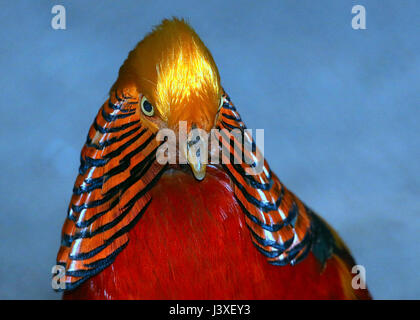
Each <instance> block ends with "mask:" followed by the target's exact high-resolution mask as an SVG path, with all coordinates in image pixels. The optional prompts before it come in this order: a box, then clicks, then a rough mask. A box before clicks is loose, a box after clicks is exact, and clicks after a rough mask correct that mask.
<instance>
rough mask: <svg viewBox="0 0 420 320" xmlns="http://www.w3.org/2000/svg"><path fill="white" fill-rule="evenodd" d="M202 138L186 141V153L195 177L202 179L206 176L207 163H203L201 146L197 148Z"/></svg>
mask: <svg viewBox="0 0 420 320" xmlns="http://www.w3.org/2000/svg"><path fill="white" fill-rule="evenodd" d="M199 140H200V139H199V138H198V139H196V140H194V141H187V143H186V150H185V151H184V152H185V154H186V159H187V161H188V164H189V165H190V167H191V170H192V172H193V174H194V177H195V178H196V179H197V180H199V181H201V180H203V179H204V177H205V176H206V166H207V165H206V163H203V161H202V159H201V156H200V148H197V146H196V144H198V143H197V142H198V141H199Z"/></svg>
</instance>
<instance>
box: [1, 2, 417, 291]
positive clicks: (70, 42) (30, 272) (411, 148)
mask: <svg viewBox="0 0 420 320" xmlns="http://www.w3.org/2000/svg"><path fill="white" fill-rule="evenodd" d="M55 4H62V5H64V6H65V8H66V10H67V29H66V30H54V29H52V28H51V19H52V17H53V15H52V14H51V8H52V6H53V5H55ZM355 4H362V5H364V6H365V7H366V11H367V30H353V29H352V28H351V19H352V14H351V8H352V6H353V5H355ZM419 12H420V2H419V1H415V0H406V1H400V2H398V1H393V0H387V1H385V0H377V1H373V0H369V1H368V0H360V1H350V0H348V1H343V0H341V1H336V0H330V1H285V0H264V1H255V0H254V1H232V0H229V1H228V0H224V1H214V0H212V1H156V0H154V1H151V0H150V1H145V0H144V1H128V0H122V1H113V0H106V1H105V0H102V1H86V0H78V1H76V0H62V1H30V0H27V1H23V0H16V1H10V0H9V1H4V0H2V1H1V5H0V21H1V22H0V25H1V28H0V40H1V43H0V70H1V71H2V76H1V77H0V87H1V91H0V101H1V102H0V103H1V117H0V124H1V125H0V137H1V140H0V150H1V154H2V156H1V158H0V165H1V168H2V170H1V179H0V199H1V203H2V206H1V209H0V256H1V263H0V298H18V299H20V298H22V299H23V298H37V299H57V298H59V297H60V296H59V294H56V293H55V292H53V291H52V289H51V284H50V281H51V278H50V277H51V274H50V272H51V267H52V265H53V264H54V261H55V255H56V252H57V249H58V246H59V238H60V231H61V226H62V223H63V221H64V218H65V215H66V209H67V205H68V201H69V199H70V195H71V190H72V187H73V183H74V179H75V177H76V173H77V168H78V165H79V152H80V150H81V147H82V145H83V143H84V141H85V137H86V134H87V131H88V128H89V126H90V124H91V122H92V120H93V118H94V116H95V114H96V112H97V110H98V108H99V107H100V106H101V105H102V103H103V102H104V101H105V99H106V97H107V91H108V90H109V88H110V86H111V85H112V83H113V82H114V80H115V79H116V76H117V72H118V69H119V67H120V65H121V64H122V62H123V61H124V59H125V58H126V56H127V54H128V52H129V51H130V50H131V49H132V48H133V47H134V46H135V44H136V43H137V42H138V41H140V40H141V39H142V38H143V36H144V35H145V34H146V33H147V32H149V31H150V30H151V27H152V26H153V25H156V24H158V23H159V22H160V21H161V20H162V19H163V18H165V17H171V16H178V17H185V18H187V19H188V21H189V22H190V23H191V24H192V26H193V27H194V28H195V29H196V31H197V33H198V34H199V35H200V36H201V38H202V39H203V41H204V43H205V44H206V45H207V46H208V48H209V49H210V51H211V52H212V53H213V56H214V59H215V61H216V63H217V65H218V67H219V70H220V74H221V77H222V84H223V86H224V87H225V89H226V90H227V92H228V93H229V94H230V96H231V97H232V99H233V102H234V103H235V104H236V106H237V107H238V108H239V110H240V112H241V114H242V116H243V118H244V120H245V122H246V123H247V125H248V127H250V128H263V129H265V154H266V157H267V159H268V161H269V163H270V164H271V166H272V168H273V170H274V171H275V172H276V173H277V175H278V176H279V177H280V178H281V180H282V181H283V182H285V184H286V185H287V186H288V187H289V188H290V189H292V190H293V191H294V192H295V193H296V194H297V195H298V196H299V197H300V198H302V199H303V200H304V201H305V202H306V203H307V204H308V205H310V206H311V207H312V208H314V209H315V210H316V211H318V212H319V213H320V214H321V215H322V216H323V217H325V218H326V219H327V220H328V221H329V222H330V223H331V224H332V225H333V226H334V227H335V228H336V229H337V230H338V231H339V233H340V234H341V235H342V237H343V238H344V240H345V241H346V242H347V243H348V245H349V247H350V248H351V250H352V252H353V253H354V255H355V257H356V259H357V261H358V263H359V264H362V265H364V266H365V267H366V272H367V282H368V285H369V287H370V290H371V292H372V294H373V296H374V297H375V298H387V299H394V298H398V299H400V298H417V299H419V298H420V277H419V267H420V257H419V229H420V197H419V195H420V179H419V175H420V161H419V160H420V154H419V150H420V148H419V128H418V125H419V124H418V121H419V117H420V95H419V93H420V88H419V86H420V81H419V75H420V70H419V68H420V41H419V34H420V26H419V21H420V19H419Z"/></svg>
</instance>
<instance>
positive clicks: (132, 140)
mask: <svg viewBox="0 0 420 320" xmlns="http://www.w3.org/2000/svg"><path fill="white" fill-rule="evenodd" d="M157 148H158V145H157V143H156V140H155V136H154V134H152V133H151V132H150V130H148V129H147V128H146V127H144V126H142V124H141V120H140V115H139V108H138V93H137V92H133V91H131V92H129V91H126V92H119V93H117V92H113V93H111V95H110V98H109V100H108V101H107V102H105V103H104V105H103V106H102V107H101V109H100V110H99V112H98V115H97V116H96V118H95V120H94V122H93V124H92V126H91V128H90V130H89V134H88V137H87V139H86V144H85V146H84V147H83V149H82V152H81V159H80V168H79V175H78V177H77V179H76V182H75V185H74V188H73V196H72V198H71V201H70V205H69V209H68V214H67V218H66V220H65V223H64V226H63V229H62V241H61V247H60V250H59V252H58V255H57V263H58V264H61V265H63V266H65V268H66V276H65V282H66V288H65V290H71V289H73V288H75V287H77V286H78V285H80V284H81V283H82V282H84V281H86V280H87V279H88V278H90V277H91V276H93V275H95V274H97V273H98V272H100V271H101V270H103V269H104V268H106V267H107V266H108V265H110V264H111V263H112V262H113V261H114V259H115V257H116V256H117V255H118V253H119V252H121V251H122V250H123V249H124V248H125V246H127V243H128V240H129V239H128V234H127V233H128V231H129V230H130V229H131V227H133V226H134V225H135V224H136V222H137V221H138V220H139V219H140V218H141V216H142V215H143V214H144V212H145V211H146V209H147V207H148V205H149V204H150V202H151V196H150V194H149V190H150V189H151V188H152V186H153V185H154V184H155V183H156V182H157V180H158V179H159V177H160V175H161V174H162V173H163V171H164V169H165V168H164V167H163V166H161V165H159V164H158V163H157V162H156V161H155V153H156V150H157Z"/></svg>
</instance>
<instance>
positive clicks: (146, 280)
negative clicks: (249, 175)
mask: <svg viewBox="0 0 420 320" xmlns="http://www.w3.org/2000/svg"><path fill="white" fill-rule="evenodd" d="M152 197H153V198H154V201H153V202H152V203H151V205H150V206H149V208H148V210H147V213H146V214H145V215H144V216H143V217H142V218H141V219H140V221H139V222H138V224H137V225H136V226H135V227H134V228H133V229H132V230H131V231H130V232H129V238H130V241H129V243H128V246H127V247H126V249H125V250H123V251H122V252H121V253H120V254H119V255H118V256H117V258H116V260H115V261H114V263H113V264H112V265H111V266H110V267H108V268H106V269H105V270H103V271H102V272H101V273H99V274H98V275H96V276H94V277H92V278H90V279H89V280H87V281H86V282H85V283H83V284H82V285H81V286H80V287H79V288H77V289H76V290H74V291H70V292H67V293H65V295H64V298H65V299H349V298H369V294H368V292H367V290H356V291H353V290H352V288H351V286H350V285H351V284H350V281H351V276H350V270H349V269H350V268H349V267H348V266H345V267H344V269H343V265H344V263H343V262H342V261H341V260H340V258H338V257H337V256H335V257H333V258H331V259H329V260H328V261H327V264H326V266H325V268H321V264H320V262H319V261H318V260H317V259H316V258H315V256H314V255H313V254H312V253H310V254H309V256H308V257H307V258H306V259H305V260H304V261H302V262H300V263H298V264H297V265H296V266H290V265H286V266H283V267H278V266H274V265H271V264H269V263H267V260H266V258H265V257H264V256H263V255H261V254H260V253H259V252H258V251H257V250H256V249H255V248H254V246H253V245H252V241H251V237H250V233H249V230H248V228H247V227H246V223H245V219H244V215H243V212H242V210H241V208H240V207H239V205H238V203H237V201H236V199H235V197H234V193H233V190H232V186H231V182H230V179H229V177H228V175H227V174H226V173H225V172H223V171H222V170H219V169H217V168H214V167H209V170H208V173H207V175H206V179H204V180H203V181H201V182H198V181H197V180H196V179H195V178H194V177H193V175H192V174H191V173H190V172H185V171H181V170H176V171H174V170H171V171H169V172H168V173H166V174H164V175H163V176H162V178H161V180H160V181H159V184H157V185H156V186H155V187H154V188H153V191H152Z"/></svg>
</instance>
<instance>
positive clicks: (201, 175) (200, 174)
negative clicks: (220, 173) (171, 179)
mask: <svg viewBox="0 0 420 320" xmlns="http://www.w3.org/2000/svg"><path fill="white" fill-rule="evenodd" d="M193 174H194V177H195V178H196V179H197V180H198V181H202V180H203V179H204V177H205V176H206V170H205V169H204V170H202V171H200V172H196V171H194V170H193Z"/></svg>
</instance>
